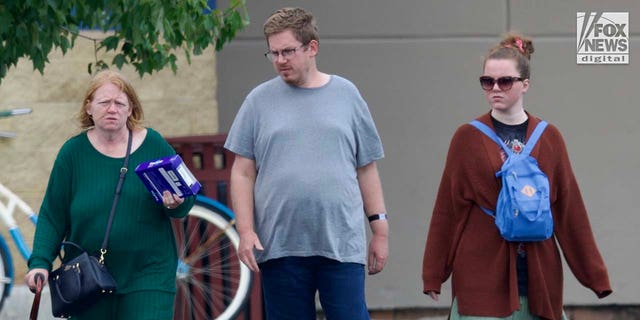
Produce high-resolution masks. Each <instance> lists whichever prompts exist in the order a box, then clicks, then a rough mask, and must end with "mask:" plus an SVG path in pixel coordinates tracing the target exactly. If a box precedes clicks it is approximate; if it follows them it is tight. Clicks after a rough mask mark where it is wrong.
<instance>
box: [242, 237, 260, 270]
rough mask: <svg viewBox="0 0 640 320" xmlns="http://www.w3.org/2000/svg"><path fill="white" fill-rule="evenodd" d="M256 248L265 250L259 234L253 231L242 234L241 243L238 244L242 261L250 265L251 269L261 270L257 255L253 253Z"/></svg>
mask: <svg viewBox="0 0 640 320" xmlns="http://www.w3.org/2000/svg"><path fill="white" fill-rule="evenodd" d="M254 248H255V249H257V250H260V251H262V250H264V248H263V247H262V243H260V239H258V235H257V234H256V233H255V232H253V231H250V232H245V233H242V234H240V245H239V246H238V256H239V257H240V261H242V263H244V264H245V265H246V266H247V267H249V269H251V271H253V272H260V268H258V263H257V262H256V257H255V255H254V254H253V249H254Z"/></svg>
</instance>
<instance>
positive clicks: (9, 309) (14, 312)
mask: <svg viewBox="0 0 640 320" xmlns="http://www.w3.org/2000/svg"><path fill="white" fill-rule="evenodd" d="M33 297H34V294H33V293H31V291H29V289H28V288H27V286H25V285H17V286H14V287H13V288H12V289H11V294H10V295H9V298H8V299H7V301H5V302H4V306H3V307H2V310H0V319H2V320H25V319H29V313H30V312H31V305H32V304H33ZM53 319H58V318H54V317H53V315H51V295H50V294H49V286H46V287H45V288H44V289H43V290H42V296H41V298H40V311H39V312H38V320H53Z"/></svg>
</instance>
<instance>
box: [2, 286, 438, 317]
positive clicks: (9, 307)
mask: <svg viewBox="0 0 640 320" xmlns="http://www.w3.org/2000/svg"><path fill="white" fill-rule="evenodd" d="M33 297H34V295H33V293H31V291H29V289H28V288H27V286H25V285H17V286H14V287H13V289H11V295H9V298H8V299H7V301H5V303H4V306H3V307H2V310H0V320H25V319H29V313H30V312H31V305H32V304H33ZM394 313H396V314H394ZM397 313H401V314H400V315H399V314H397ZM402 313H404V314H402ZM55 319H59V318H54V317H53V315H51V294H50V293H49V286H46V287H45V288H44V289H43V290H42V297H41V298H40V311H39V313H38V320H55ZM318 319H319V320H322V319H324V318H323V317H322V316H319V317H318ZM371 319H372V320H395V319H415V320H444V319H447V317H446V316H442V315H417V314H413V315H412V314H410V313H409V314H407V312H391V311H389V312H385V311H372V312H371Z"/></svg>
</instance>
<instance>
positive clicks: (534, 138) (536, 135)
mask: <svg viewBox="0 0 640 320" xmlns="http://www.w3.org/2000/svg"><path fill="white" fill-rule="evenodd" d="M547 125H548V123H547V122H546V121H544V120H542V121H540V122H538V125H537V126H536V128H535V129H533V133H531V137H529V140H527V143H526V144H525V145H524V150H522V153H521V154H522V155H524V156H528V155H529V154H530V153H531V150H533V147H534V146H535V145H536V143H537V142H538V139H540V136H541V135H542V132H544V129H546V128H547Z"/></svg>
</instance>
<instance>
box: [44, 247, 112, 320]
mask: <svg viewBox="0 0 640 320" xmlns="http://www.w3.org/2000/svg"><path fill="white" fill-rule="evenodd" d="M62 245H63V246H66V247H67V248H68V247H69V246H73V247H75V248H76V249H78V250H80V251H81V252H82V253H81V254H80V255H79V256H77V257H75V258H73V259H71V260H69V261H67V262H65V263H63V264H62V265H60V267H59V268H58V269H56V270H54V271H52V272H51V273H50V274H49V287H50V290H51V311H52V313H53V316H54V317H56V318H68V317H69V316H71V315H75V314H78V313H80V312H82V311H84V310H86V309H87V308H89V307H91V306H92V305H93V304H94V303H95V302H97V301H98V300H99V299H100V298H101V297H103V296H104V295H111V294H113V293H115V292H116V288H117V285H116V281H115V280H114V279H113V277H112V276H111V274H110V273H109V271H107V267H106V266H105V265H104V261H100V259H99V258H97V257H94V256H91V255H89V254H88V253H87V252H86V251H84V250H83V249H82V248H81V247H80V246H78V245H77V244H75V243H73V242H69V241H65V242H63V243H62ZM60 259H61V260H62V257H61V258H60Z"/></svg>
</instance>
